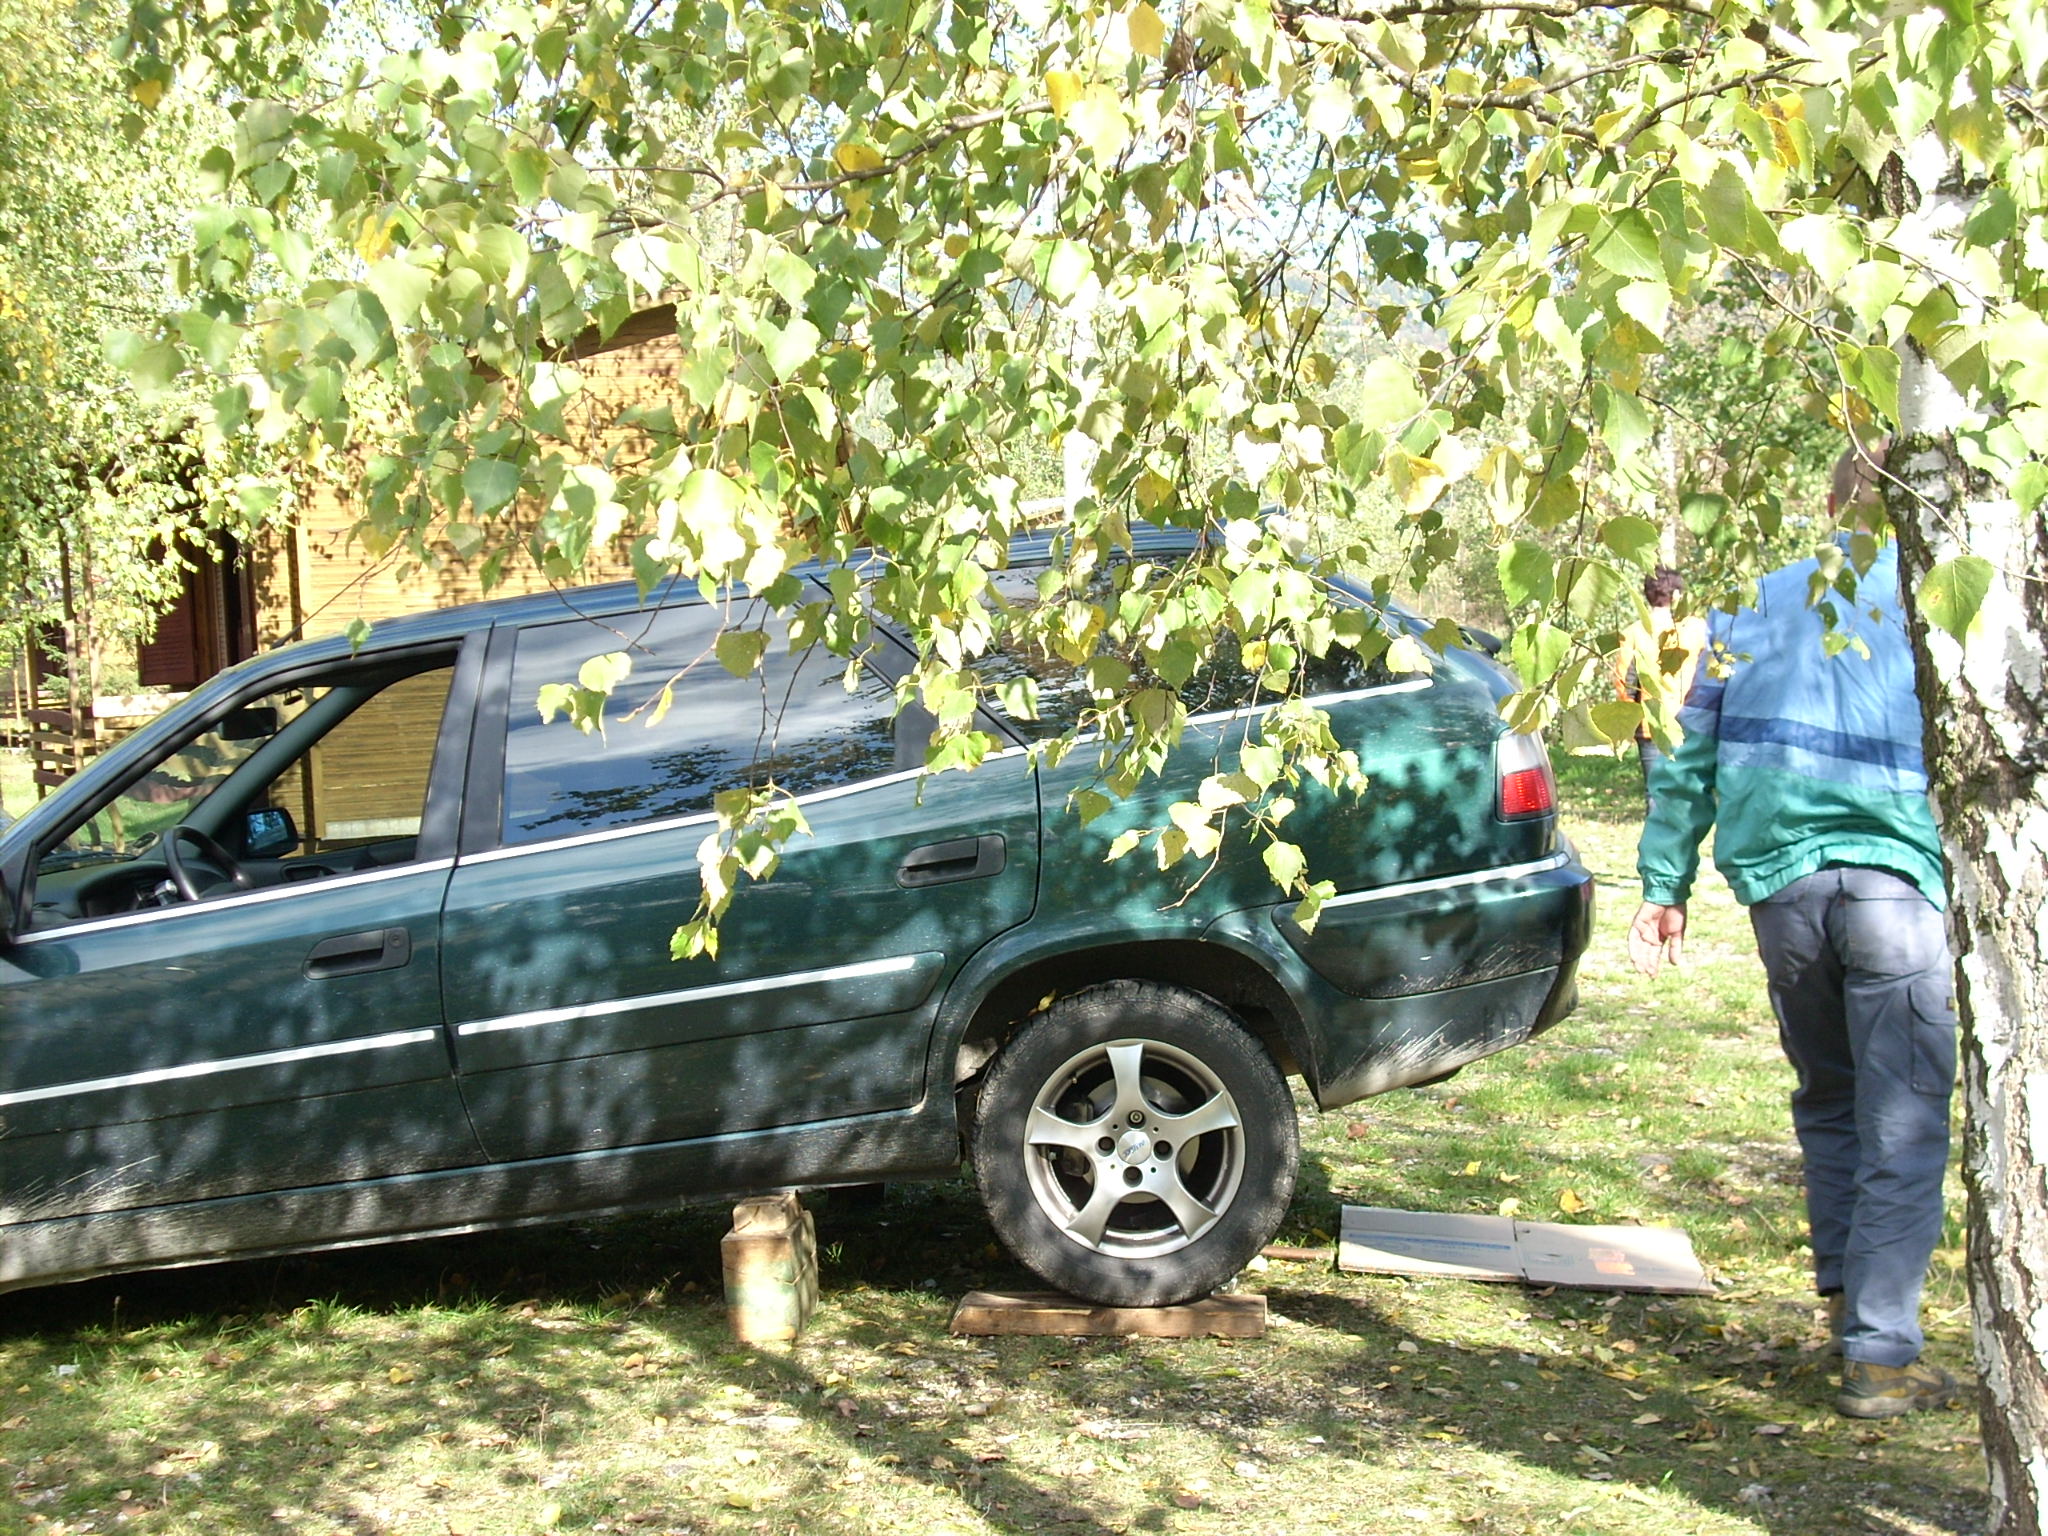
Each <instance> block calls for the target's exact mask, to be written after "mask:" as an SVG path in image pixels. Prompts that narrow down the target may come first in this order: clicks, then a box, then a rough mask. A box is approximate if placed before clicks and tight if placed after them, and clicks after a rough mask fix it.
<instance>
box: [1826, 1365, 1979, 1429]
mask: <svg viewBox="0 0 2048 1536" xmlns="http://www.w3.org/2000/svg"><path fill="white" fill-rule="evenodd" d="M1961 1390H1962V1387H1961V1386H1960V1385H1959V1384H1958V1383H1957V1381H1956V1379H1955V1377H1953V1376H1951V1375H1949V1373H1948V1372H1947V1371H1944V1370H1940V1369H1938V1368H1936V1367H1935V1366H1931V1365H1922V1364H1920V1363H1918V1362H1917V1361H1916V1362H1915V1363H1914V1364H1912V1365H1878V1364H1875V1363H1874V1362H1872V1361H1869V1360H1844V1361H1843V1362H1842V1390H1841V1392H1840V1393H1839V1394H1838V1395H1837V1396H1836V1398H1835V1407H1836V1408H1838V1409H1840V1410H1841V1411H1842V1412H1843V1413H1844V1414H1846V1415H1848V1416H1849V1417H1850V1418H1852V1419H1891V1418H1897V1417H1898V1416H1899V1415H1900V1414H1902V1413H1911V1412H1913V1411H1914V1410H1915V1409H1917V1408H1939V1407H1940V1406H1941V1405H1942V1404H1943V1403H1946V1402H1947V1401H1948V1400H1949V1399H1950V1398H1952V1397H1954V1396H1955V1395H1956V1394H1957V1393H1958V1392H1960V1391H1961Z"/></svg>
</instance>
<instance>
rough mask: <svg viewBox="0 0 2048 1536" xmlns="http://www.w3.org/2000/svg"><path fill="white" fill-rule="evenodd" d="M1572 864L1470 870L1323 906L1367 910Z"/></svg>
mask: <svg viewBox="0 0 2048 1536" xmlns="http://www.w3.org/2000/svg"><path fill="white" fill-rule="evenodd" d="M1569 862H1570V855H1568V854H1565V853H1553V854H1552V855H1550V857H1549V858H1547V859H1532V860H1530V861H1529V862H1528V863H1527V864H1502V865H1500V866H1498V867H1497V868H1494V869H1473V870H1467V871H1466V872H1465V873H1464V874H1462V875H1443V876H1440V877H1439V878H1437V879H1435V880H1406V881H1403V882H1402V883H1401V884H1399V885H1382V886H1376V887H1374V888H1373V889H1372V890H1369V891H1353V892H1351V894H1350V895H1348V896H1335V897H1332V898H1331V899H1330V900H1328V901H1326V902H1324V903H1323V910H1324V911H1325V912H1327V911H1329V910H1330V908H1332V907H1356V906H1363V905H1364V904H1365V903H1366V902H1369V901H1386V900H1388V899H1390V898H1392V897H1395V896H1409V895H1413V894H1414V893H1415V892H1417V891H1448V890H1454V889H1456V888H1457V887H1458V886H1461V885H1483V884H1485V883H1486V882H1487V881H1489V880H1516V879H1519V878H1521V877H1522V876H1523V875H1540V874H1542V873H1544V872H1545V871H1546V870H1552V869H1562V868H1563V867H1564V866H1565V865H1566V864H1567V863H1569Z"/></svg>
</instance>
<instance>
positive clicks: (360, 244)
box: [356, 208, 398, 261]
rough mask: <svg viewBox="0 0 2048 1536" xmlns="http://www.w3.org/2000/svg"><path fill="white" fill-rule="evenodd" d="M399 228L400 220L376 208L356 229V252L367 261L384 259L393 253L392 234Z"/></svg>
mask: <svg viewBox="0 0 2048 1536" xmlns="http://www.w3.org/2000/svg"><path fill="white" fill-rule="evenodd" d="M397 228H398V220H396V219H394V218H389V217H387V216H386V215H385V213H384V210H383V209H381V208H379V209H376V210H375V211H373V212H372V213H371V214H370V215H369V216H368V217H367V218H365V219H364V220H363V222H362V225H361V227H360V228H358V229H357V230H356V254H357V255H358V256H360V257H362V258H363V260H365V261H382V260H383V259H384V258H385V257H386V256H389V255H390V254H391V236H392V234H393V233H394V232H395V231H396V230H397Z"/></svg>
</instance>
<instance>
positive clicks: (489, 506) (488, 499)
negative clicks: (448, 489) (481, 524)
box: [462, 459, 519, 517]
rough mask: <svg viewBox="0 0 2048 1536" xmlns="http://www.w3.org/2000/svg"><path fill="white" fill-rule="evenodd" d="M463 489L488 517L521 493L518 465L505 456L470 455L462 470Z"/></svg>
mask: <svg viewBox="0 0 2048 1536" xmlns="http://www.w3.org/2000/svg"><path fill="white" fill-rule="evenodd" d="M462 490H463V493H464V494H465V495H466V496H468V497H469V502H470V505H471V506H472V507H474V508H475V509H476V512H477V515H478V516H480V517H487V516H489V515H490V514H491V513H493V512H495V511H497V510H498V509H499V508H500V507H502V506H504V505H505V504H506V503H507V502H509V501H511V499H512V498H513V497H514V496H517V495H518V494H519V466H518V465H517V464H514V463H512V462H510V461H509V460H506V459H471V460H470V461H469V463H468V464H466V465H464V466H463V470H462Z"/></svg>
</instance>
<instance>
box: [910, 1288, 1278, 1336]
mask: <svg viewBox="0 0 2048 1536" xmlns="http://www.w3.org/2000/svg"><path fill="white" fill-rule="evenodd" d="M951 1331H952V1332H954V1333H956V1334H1032V1335H1039V1336H1045V1335H1055V1336H1061V1337H1075V1338H1138V1339H1204V1338H1211V1339H1257V1338H1262V1337H1264V1336H1265V1332H1266V1298H1265V1297H1263V1296H1204V1297H1202V1298H1200V1299H1199V1300H1196V1301H1188V1302H1183V1303H1181V1304H1180V1305H1179V1306H1176V1307H1099V1306H1096V1305H1095V1304H1094V1303H1093V1302H1088V1301H1077V1300H1075V1299H1074V1298H1073V1297H1072V1296H1063V1295H1061V1294H1060V1293H1059V1292H1058V1291H969V1292H968V1293H967V1294H966V1295H965V1296H963V1297H961V1298H960V1304H959V1305H958V1306H956V1307H955V1308H954V1309H953V1323H952V1330H951Z"/></svg>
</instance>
